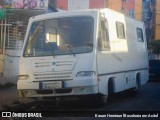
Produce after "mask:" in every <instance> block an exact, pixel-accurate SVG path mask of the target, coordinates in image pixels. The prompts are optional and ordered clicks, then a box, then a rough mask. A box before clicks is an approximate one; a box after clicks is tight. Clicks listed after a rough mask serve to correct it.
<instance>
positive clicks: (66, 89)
mask: <svg viewBox="0 0 160 120" xmlns="http://www.w3.org/2000/svg"><path fill="white" fill-rule="evenodd" d="M43 82H44V83H47V81H40V82H32V81H28V80H18V83H17V89H18V91H19V96H20V97H54V96H55V97H56V96H72V95H86V94H97V93H98V84H97V83H98V81H97V79H96V78H93V77H91V78H85V79H80V78H77V79H76V80H69V81H63V87H62V88H57V89H42V88H40V83H43ZM49 83H52V81H49Z"/></svg>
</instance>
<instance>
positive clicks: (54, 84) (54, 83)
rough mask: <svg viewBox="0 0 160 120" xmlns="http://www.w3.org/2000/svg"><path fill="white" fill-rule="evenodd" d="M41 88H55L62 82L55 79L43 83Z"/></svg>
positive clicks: (60, 86) (60, 85) (59, 86)
mask: <svg viewBox="0 0 160 120" xmlns="http://www.w3.org/2000/svg"><path fill="white" fill-rule="evenodd" d="M42 88H43V89H57V88H62V82H61V81H55V82H49V83H43V86H42Z"/></svg>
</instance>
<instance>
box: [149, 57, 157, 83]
mask: <svg viewBox="0 0 160 120" xmlns="http://www.w3.org/2000/svg"><path fill="white" fill-rule="evenodd" d="M149 81H157V82H158V81H160V60H149Z"/></svg>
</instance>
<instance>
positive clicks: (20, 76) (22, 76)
mask: <svg viewBox="0 0 160 120" xmlns="http://www.w3.org/2000/svg"><path fill="white" fill-rule="evenodd" d="M28 79H29V75H19V76H18V80H28Z"/></svg>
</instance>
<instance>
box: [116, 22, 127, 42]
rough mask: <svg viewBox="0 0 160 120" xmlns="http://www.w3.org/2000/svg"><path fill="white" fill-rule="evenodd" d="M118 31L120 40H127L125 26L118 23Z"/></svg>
mask: <svg viewBox="0 0 160 120" xmlns="http://www.w3.org/2000/svg"><path fill="white" fill-rule="evenodd" d="M116 29H117V37H118V38H120V39H124V38H125V32H124V24H123V23H121V22H116Z"/></svg>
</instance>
